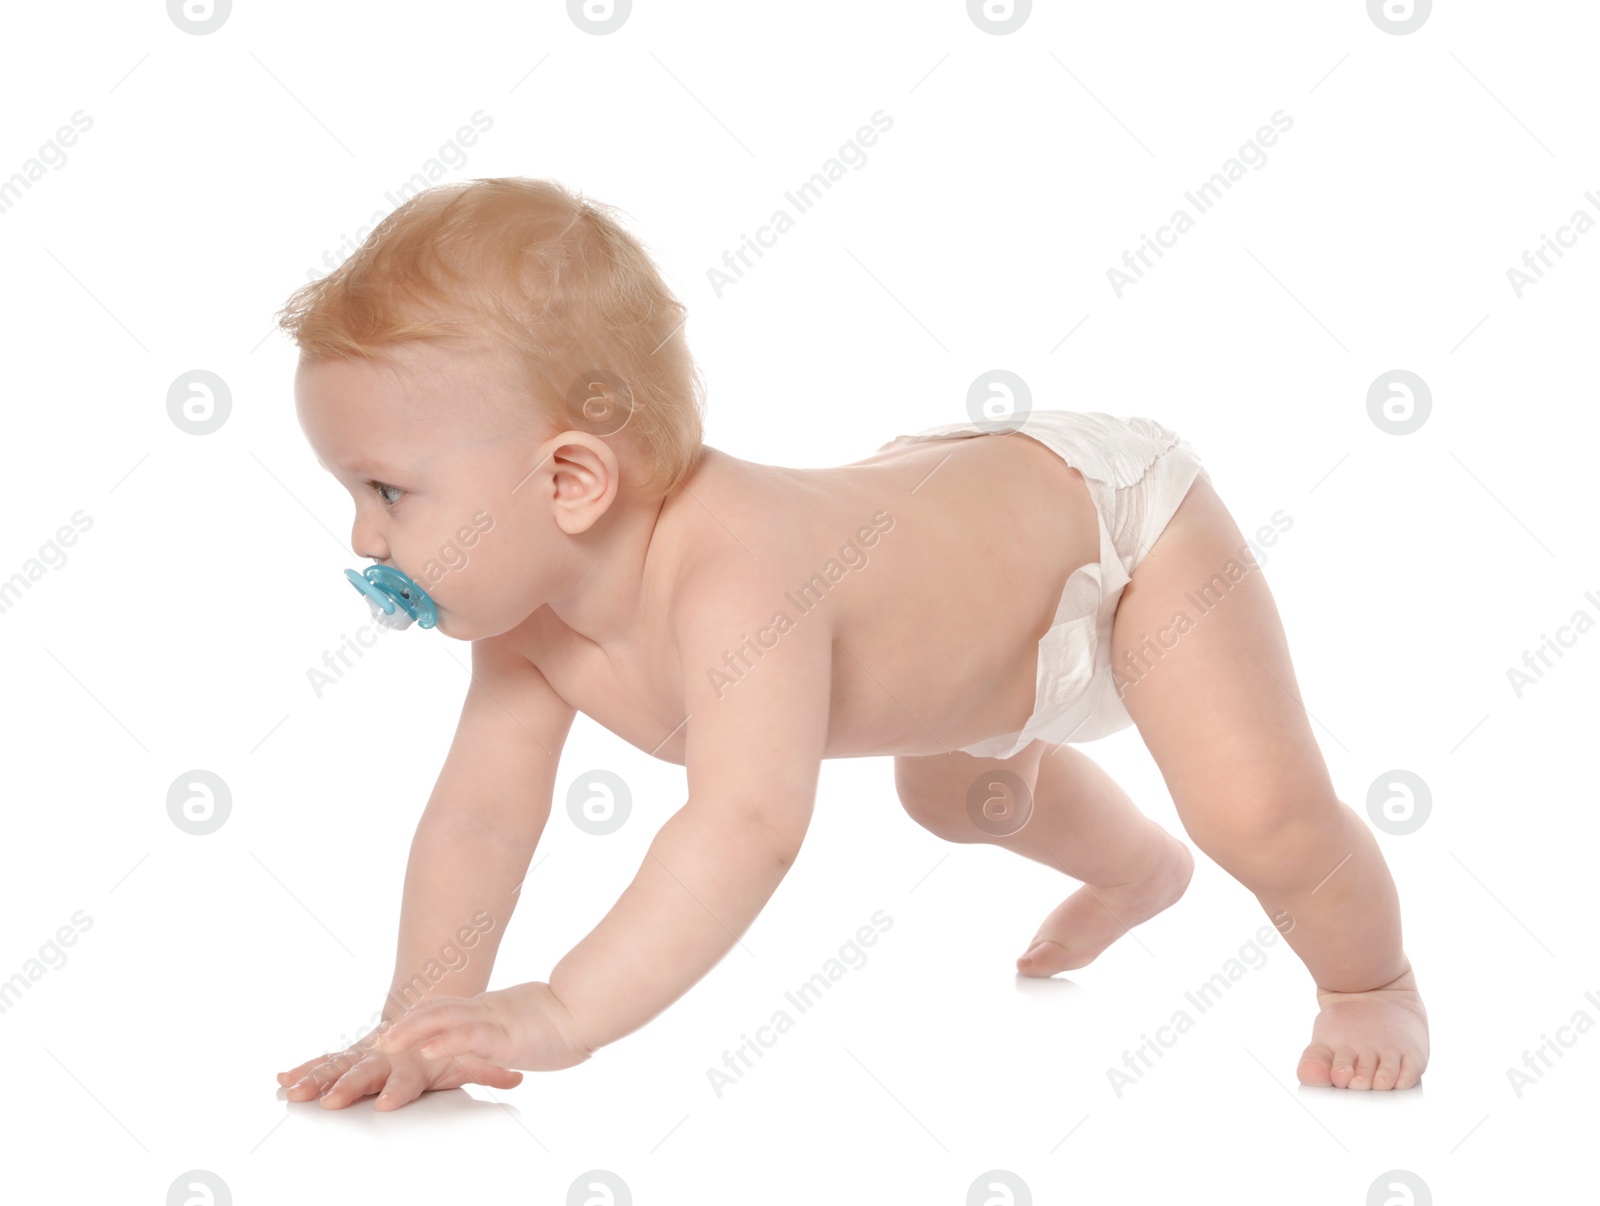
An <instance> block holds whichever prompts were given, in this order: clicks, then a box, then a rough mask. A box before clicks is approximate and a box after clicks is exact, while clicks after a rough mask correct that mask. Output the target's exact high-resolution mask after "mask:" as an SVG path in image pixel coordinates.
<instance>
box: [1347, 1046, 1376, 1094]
mask: <svg viewBox="0 0 1600 1206" xmlns="http://www.w3.org/2000/svg"><path fill="white" fill-rule="evenodd" d="M1377 1069H1378V1056H1377V1054H1376V1053H1375V1052H1372V1051H1362V1052H1361V1053H1360V1054H1358V1055H1357V1056H1356V1070H1355V1075H1353V1076H1352V1077H1351V1078H1350V1082H1349V1083H1348V1084H1347V1085H1345V1088H1347V1089H1370V1088H1372V1074H1373V1073H1374V1072H1376V1071H1377Z"/></svg>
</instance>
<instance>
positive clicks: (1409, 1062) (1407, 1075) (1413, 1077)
mask: <svg viewBox="0 0 1600 1206" xmlns="http://www.w3.org/2000/svg"><path fill="white" fill-rule="evenodd" d="M1421 1079H1422V1072H1421V1070H1420V1069H1419V1067H1418V1060H1417V1057H1416V1056H1414V1055H1410V1054H1406V1055H1402V1056H1401V1057H1400V1074H1399V1076H1398V1077H1397V1078H1396V1080H1395V1082H1394V1087H1395V1088H1397V1089H1409V1088H1411V1086H1413V1085H1414V1084H1416V1083H1417V1082H1418V1081H1419V1080H1421Z"/></svg>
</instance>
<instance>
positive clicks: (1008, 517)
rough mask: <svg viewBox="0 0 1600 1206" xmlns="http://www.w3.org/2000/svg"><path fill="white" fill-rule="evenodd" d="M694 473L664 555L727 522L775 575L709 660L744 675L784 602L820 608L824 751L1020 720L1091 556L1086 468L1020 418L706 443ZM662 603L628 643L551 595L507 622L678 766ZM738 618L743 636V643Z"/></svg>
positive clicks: (529, 651)
mask: <svg viewBox="0 0 1600 1206" xmlns="http://www.w3.org/2000/svg"><path fill="white" fill-rule="evenodd" d="M691 489H692V491H693V497H692V499H690V500H689V501H688V503H687V505H685V504H684V503H683V501H682V498H681V497H680V498H678V499H674V500H672V501H671V502H669V504H668V506H667V507H665V508H663V511H662V516H661V519H660V520H659V521H658V524H657V532H656V536H655V539H656V540H660V541H664V542H665V543H666V549H665V552H666V554H667V556H668V558H669V563H670V562H671V560H672V559H678V560H682V559H685V558H688V557H691V556H693V550H696V549H699V548H702V547H711V546H728V545H729V542H730V539H731V540H734V541H737V542H738V546H741V547H742V548H743V549H746V550H748V552H749V553H750V554H754V556H755V557H756V558H758V563H759V564H760V565H761V566H762V567H763V572H764V573H769V574H770V575H771V578H770V585H771V589H772V599H773V607H772V611H773V615H772V616H770V617H762V618H761V619H762V620H763V621H765V622H766V623H768V624H769V625H772V627H771V629H770V631H767V632H764V633H763V632H760V631H754V630H752V631H749V632H747V633H745V634H737V635H735V636H733V637H732V638H731V639H730V641H729V652H730V653H731V654H732V655H733V656H732V657H731V658H730V659H728V661H727V662H726V663H725V664H724V665H723V666H721V667H716V668H708V670H707V673H709V674H717V675H720V676H721V681H722V683H723V684H724V685H725V686H726V687H728V688H731V689H733V690H736V689H737V686H736V683H737V679H738V676H739V674H740V673H741V671H740V666H741V664H748V662H749V661H750V660H751V659H750V658H749V656H748V655H749V653H751V652H754V651H755V650H754V648H753V647H754V646H755V644H756V643H758V642H759V643H765V642H766V641H770V640H774V639H781V637H779V636H777V635H776V633H777V632H778V630H779V628H780V626H781V625H782V623H783V622H782V621H778V614H779V613H782V615H783V616H784V617H785V618H786V622H787V624H790V625H793V624H807V623H826V624H828V625H829V626H830V628H831V631H832V636H833V645H832V649H833V655H832V656H833V676H832V694H831V704H830V710H829V719H828V736H827V746H826V749H825V751H824V756H825V757H829V758H848V757H863V756H870V755H888V754H911V755H919V754H937V753H943V752H945V751H946V750H953V749H957V748H959V747H960V746H962V745H966V744H969V743H971V742H974V741H978V740H981V739H982V738H985V737H989V736H993V735H995V734H997V733H1002V732H1005V733H1012V732H1016V731H1018V730H1020V729H1021V728H1022V727H1023V725H1024V723H1025V722H1026V721H1027V719H1028V717H1029V715H1030V713H1031V712H1032V710H1033V705H1034V694H1035V672H1036V666H1037V654H1038V641H1039V638H1040V637H1041V636H1042V635H1043V634H1044V632H1045V631H1046V630H1047V628H1048V627H1049V624H1050V621H1051V619H1052V618H1053V616H1054V614H1055V610H1056V606H1057V604H1058V602H1059V600H1060V597H1061V591H1062V587H1063V586H1064V584H1065V582H1066V580H1067V577H1068V575H1069V574H1071V573H1072V571H1073V570H1075V569H1077V568H1078V567H1079V566H1080V565H1083V564H1084V563H1086V562H1091V561H1095V560H1097V559H1098V557H1099V554H1100V546H1099V528H1098V525H1097V521H1096V517H1095V512H1094V507H1093V503H1092V502H1091V501H1090V498H1089V494H1088V491H1087V488H1086V487H1085V486H1084V484H1083V481H1082V479H1081V478H1080V477H1079V475H1078V473H1077V471H1076V470H1073V469H1070V468H1068V467H1067V466H1066V464H1064V463H1063V462H1062V460H1061V458H1060V457H1059V456H1057V455H1056V454H1055V453H1054V452H1052V451H1051V450H1050V449H1048V448H1046V447H1044V446H1043V445H1041V444H1039V443H1038V442H1036V441H1035V440H1033V439H1030V438H1028V437H1026V436H1022V435H1006V436H972V437H969V438H960V439H939V440H929V441H925V442H920V443H913V444H910V445H909V446H901V447H898V448H893V449H890V450H888V451H884V452H879V453H877V454H875V455H874V456H872V457H869V458H867V459H866V460H863V461H858V462H856V463H854V464H851V465H844V466H840V467H838V468H835V469H782V468H775V467H770V466H762V465H755V464H751V463H748V462H744V461H738V460H735V459H734V458H731V457H727V456H725V455H723V454H721V453H717V452H716V451H715V450H711V449H708V450H707V455H706V461H705V464H704V465H703V467H702V468H701V469H700V470H699V471H697V473H696V474H695V476H694V478H693V481H692V486H691ZM652 555H654V554H652ZM739 555H740V556H745V555H747V554H745V553H742V552H741V553H740V554H739ZM667 577H668V578H670V575H667ZM669 613H670V606H669V601H668V600H667V599H663V600H661V601H660V603H659V604H658V605H657V606H656V607H655V608H653V609H650V610H649V611H648V612H647V616H648V618H647V619H646V620H645V622H644V624H643V626H642V628H641V630H640V631H639V632H637V633H635V634H633V635H631V636H630V637H629V639H628V641H627V643H626V645H625V646H608V647H605V648H602V647H601V646H600V645H598V644H596V643H595V642H593V641H591V640H589V639H588V638H587V637H583V636H581V635H579V634H577V633H574V632H573V631H572V630H571V629H569V628H567V627H566V626H565V625H564V624H562V623H561V622H560V620H559V619H558V618H556V617H555V616H554V615H553V613H551V612H550V609H549V608H541V609H540V610H539V611H538V612H536V613H534V615H533V616H531V617H529V619H528V620H527V621H526V622H524V624H523V625H521V626H520V627H519V628H518V629H517V630H515V631H514V632H513V634H511V635H512V638H513V639H514V640H515V642H516V644H517V647H518V648H519V649H521V650H522V651H523V653H524V654H525V655H526V656H527V657H528V658H529V659H530V660H532V661H533V662H535V664H537V665H538V666H539V668H540V670H541V672H542V673H543V674H544V676H545V678H546V679H547V680H548V681H549V683H550V685H551V686H552V687H553V688H554V689H555V691H556V692H557V693H558V694H559V695H561V696H562V698H564V699H565V700H566V701H567V702H568V703H570V704H571V705H572V706H573V707H575V708H576V709H578V710H579V711H580V712H583V713H584V714H585V715H587V716H589V717H591V718H592V719H594V720H595V721H596V722H597V723H599V724H600V725H602V726H604V727H605V728H607V729H609V730H610V731H611V732H613V733H615V734H617V735H618V736H620V737H621V738H623V739H624V740H625V741H628V742H629V743H630V744H632V745H634V746H636V747H638V748H639V749H642V750H644V751H646V752H647V753H651V754H653V755H654V756H656V757H659V758H664V759H666V760H667V761H671V762H677V763H680V764H681V763H682V762H683V760H684V740H685V733H684V725H683V720H684V716H685V704H684V698H685V694H684V692H685V684H684V682H683V677H682V671H681V670H680V668H679V662H678V657H677V651H676V649H675V647H674V645H673V641H672V638H671V631H670V615H669ZM759 623H760V622H758V623H757V624H755V625H752V629H754V628H756V627H758V626H759ZM739 635H745V636H748V637H749V638H750V640H751V643H752V644H751V646H747V647H746V649H745V651H744V652H743V653H741V652H740V650H739V640H738V636H739Z"/></svg>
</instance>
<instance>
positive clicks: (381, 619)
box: [344, 565, 439, 628]
mask: <svg viewBox="0 0 1600 1206" xmlns="http://www.w3.org/2000/svg"><path fill="white" fill-rule="evenodd" d="M344 576H345V577H346V578H349V579H350V584H351V585H352V586H354V587H355V588H356V589H357V590H358V591H360V592H361V593H362V594H364V595H365V596H366V597H367V606H369V607H370V608H372V618H373V619H375V620H377V621H378V623H380V624H382V625H383V626H384V627H385V628H409V627H411V621H412V620H415V621H416V622H417V624H418V626H419V627H422V628H432V627H433V626H434V625H435V624H436V623H438V620H439V615H438V613H437V612H436V611H435V610H434V607H433V600H432V599H430V598H428V592H427V591H425V590H423V589H422V587H420V586H418V585H417V584H416V583H415V582H413V581H412V580H411V579H410V578H408V577H406V575H405V574H404V573H403V572H402V571H400V570H397V569H393V568H391V567H390V566H387V565H369V566H367V572H366V573H365V574H358V573H356V572H355V570H353V569H347V570H345V572H344Z"/></svg>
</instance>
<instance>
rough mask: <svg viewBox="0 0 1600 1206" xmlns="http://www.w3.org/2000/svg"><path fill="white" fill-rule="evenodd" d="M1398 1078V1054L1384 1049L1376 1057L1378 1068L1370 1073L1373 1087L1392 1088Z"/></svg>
mask: <svg viewBox="0 0 1600 1206" xmlns="http://www.w3.org/2000/svg"><path fill="white" fill-rule="evenodd" d="M1399 1078H1400V1054H1399V1052H1397V1051H1385V1052H1384V1053H1383V1054H1382V1055H1380V1056H1379V1057H1378V1070H1377V1071H1376V1072H1374V1073H1373V1074H1372V1087H1373V1088H1374V1089H1392V1088H1394V1086H1395V1082H1396V1081H1397V1080H1399Z"/></svg>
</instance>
